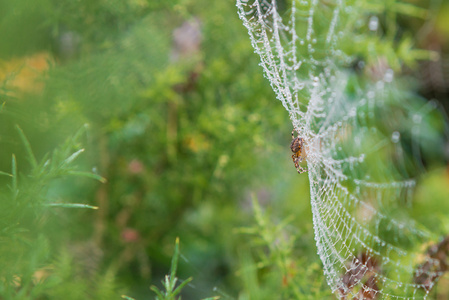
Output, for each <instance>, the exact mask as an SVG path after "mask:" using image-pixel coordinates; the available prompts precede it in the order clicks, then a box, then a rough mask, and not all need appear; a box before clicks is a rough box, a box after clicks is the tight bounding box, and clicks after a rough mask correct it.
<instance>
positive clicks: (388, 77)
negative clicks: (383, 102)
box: [384, 69, 394, 82]
mask: <svg viewBox="0 0 449 300" xmlns="http://www.w3.org/2000/svg"><path fill="white" fill-rule="evenodd" d="M393 77H394V72H393V70H392V69H388V70H387V71H386V72H385V75H384V80H385V82H392V81H393Z"/></svg>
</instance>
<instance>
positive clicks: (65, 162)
mask: <svg viewBox="0 0 449 300" xmlns="http://www.w3.org/2000/svg"><path fill="white" fill-rule="evenodd" d="M83 152H84V149H80V150H78V151H76V152H75V153H73V154H72V155H70V156H69V157H68V158H66V159H65V160H64V161H63V162H62V165H63V166H66V165H69V164H70V163H71V162H73V161H74V160H75V159H76V158H77V157H78V156H79V155H80V154H81V153H83Z"/></svg>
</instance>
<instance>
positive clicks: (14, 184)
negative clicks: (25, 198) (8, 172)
mask: <svg viewBox="0 0 449 300" xmlns="http://www.w3.org/2000/svg"><path fill="white" fill-rule="evenodd" d="M11 166H12V167H11V168H12V189H13V191H14V192H16V191H17V164H16V156H15V155H14V154H13V155H12V162H11Z"/></svg>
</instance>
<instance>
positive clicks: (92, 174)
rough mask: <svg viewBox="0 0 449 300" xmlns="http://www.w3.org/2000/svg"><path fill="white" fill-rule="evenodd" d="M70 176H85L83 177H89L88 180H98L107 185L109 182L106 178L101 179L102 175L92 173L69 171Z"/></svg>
mask: <svg viewBox="0 0 449 300" xmlns="http://www.w3.org/2000/svg"><path fill="white" fill-rule="evenodd" d="M68 174H70V175H75V176H83V177H88V178H93V179H96V180H98V181H100V182H102V183H106V182H107V180H106V178H104V177H101V176H100V175H97V174H94V173H91V172H83V171H72V170H71V171H68Z"/></svg>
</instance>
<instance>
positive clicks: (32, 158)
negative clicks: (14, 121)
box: [16, 125, 37, 168]
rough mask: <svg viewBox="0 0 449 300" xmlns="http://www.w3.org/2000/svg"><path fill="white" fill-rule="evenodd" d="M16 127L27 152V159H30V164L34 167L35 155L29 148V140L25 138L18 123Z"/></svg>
mask: <svg viewBox="0 0 449 300" xmlns="http://www.w3.org/2000/svg"><path fill="white" fill-rule="evenodd" d="M16 129H17V131H18V132H19V135H20V139H21V140H22V143H23V145H24V146H25V150H26V151H27V154H28V160H29V161H30V163H31V166H32V167H33V168H36V167H37V160H36V157H35V156H34V153H33V150H32V149H31V145H30V142H29V141H28V139H27V138H26V136H25V134H24V133H23V130H22V128H20V127H19V125H16Z"/></svg>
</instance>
